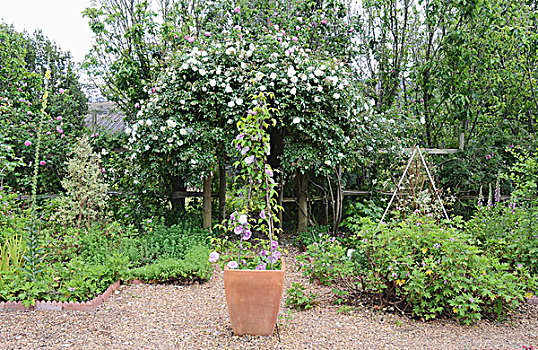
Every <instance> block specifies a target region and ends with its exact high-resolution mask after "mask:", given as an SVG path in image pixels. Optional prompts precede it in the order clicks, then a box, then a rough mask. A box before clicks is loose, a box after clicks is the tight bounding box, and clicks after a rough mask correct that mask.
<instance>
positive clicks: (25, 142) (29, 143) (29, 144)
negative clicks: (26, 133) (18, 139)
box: [24, 140, 32, 147]
mask: <svg viewBox="0 0 538 350" xmlns="http://www.w3.org/2000/svg"><path fill="white" fill-rule="evenodd" d="M24 145H25V146H26V147H28V146H31V145H32V143H31V142H30V141H28V140H26V141H24Z"/></svg>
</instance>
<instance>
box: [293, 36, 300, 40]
mask: <svg viewBox="0 0 538 350" xmlns="http://www.w3.org/2000/svg"><path fill="white" fill-rule="evenodd" d="M291 40H293V41H298V40H299V38H297V37H296V36H292V37H291Z"/></svg>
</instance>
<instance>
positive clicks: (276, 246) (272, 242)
mask: <svg viewBox="0 0 538 350" xmlns="http://www.w3.org/2000/svg"><path fill="white" fill-rule="evenodd" d="M276 248H278V242H277V241H271V249H272V250H275V249H276Z"/></svg>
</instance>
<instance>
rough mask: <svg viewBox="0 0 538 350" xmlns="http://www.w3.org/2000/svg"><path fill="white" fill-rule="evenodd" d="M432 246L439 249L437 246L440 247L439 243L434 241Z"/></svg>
mask: <svg viewBox="0 0 538 350" xmlns="http://www.w3.org/2000/svg"><path fill="white" fill-rule="evenodd" d="M433 248H435V249H439V248H441V245H440V244H439V243H435V244H434V245H433Z"/></svg>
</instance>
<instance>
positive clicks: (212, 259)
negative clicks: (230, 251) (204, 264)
mask: <svg viewBox="0 0 538 350" xmlns="http://www.w3.org/2000/svg"><path fill="white" fill-rule="evenodd" d="M219 258H220V254H219V253H217V252H212V253H211V254H209V262H212V263H214V262H217V260H219Z"/></svg>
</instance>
